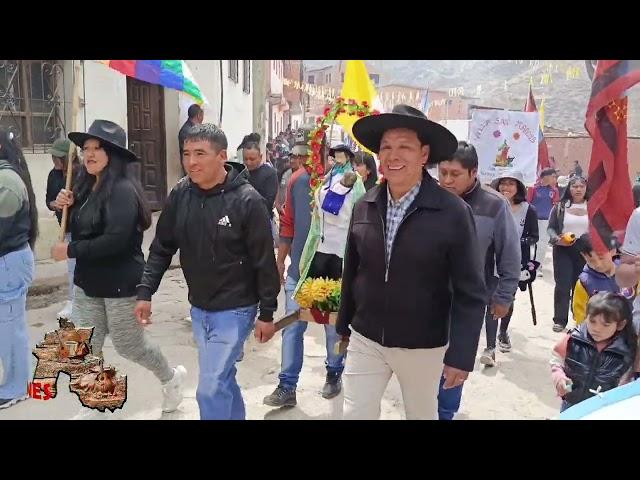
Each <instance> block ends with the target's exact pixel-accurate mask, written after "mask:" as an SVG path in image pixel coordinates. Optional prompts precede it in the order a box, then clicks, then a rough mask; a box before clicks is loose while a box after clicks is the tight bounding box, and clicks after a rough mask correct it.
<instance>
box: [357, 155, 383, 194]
mask: <svg viewBox="0 0 640 480" xmlns="http://www.w3.org/2000/svg"><path fill="white" fill-rule="evenodd" d="M353 163H354V164H355V165H360V164H361V163H364V165H365V167H367V170H369V176H368V177H367V180H366V181H365V182H364V188H365V190H366V191H369V190H371V189H372V188H373V187H375V186H376V183H377V182H378V166H377V165H376V161H375V160H374V159H373V155H370V154H368V153H366V152H362V151H358V152H356V154H355V156H354V157H353Z"/></svg>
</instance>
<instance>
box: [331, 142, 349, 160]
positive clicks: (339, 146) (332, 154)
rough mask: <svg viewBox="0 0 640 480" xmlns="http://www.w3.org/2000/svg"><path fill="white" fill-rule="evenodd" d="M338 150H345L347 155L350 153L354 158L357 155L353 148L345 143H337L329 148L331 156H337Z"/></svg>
mask: <svg viewBox="0 0 640 480" xmlns="http://www.w3.org/2000/svg"><path fill="white" fill-rule="evenodd" d="M336 152H344V153H346V154H347V155H349V157H351V158H353V157H355V156H356V154H355V153H353V150H351V149H350V148H349V147H347V146H346V145H344V144H342V143H341V144H340V145H336V146H335V147H331V148H330V149H329V156H330V157H335V156H336Z"/></svg>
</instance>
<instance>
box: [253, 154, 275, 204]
mask: <svg viewBox="0 0 640 480" xmlns="http://www.w3.org/2000/svg"><path fill="white" fill-rule="evenodd" d="M249 183H250V184H251V186H252V187H253V188H255V189H256V191H257V192H258V193H259V194H260V195H262V198H263V199H264V204H265V205H266V207H267V211H268V212H269V217H273V205H274V203H275V201H276V196H277V195H278V173H277V172H276V170H275V168H273V167H272V166H271V165H269V164H267V163H263V164H262V165H260V166H259V167H258V168H256V169H255V170H253V171H252V172H249Z"/></svg>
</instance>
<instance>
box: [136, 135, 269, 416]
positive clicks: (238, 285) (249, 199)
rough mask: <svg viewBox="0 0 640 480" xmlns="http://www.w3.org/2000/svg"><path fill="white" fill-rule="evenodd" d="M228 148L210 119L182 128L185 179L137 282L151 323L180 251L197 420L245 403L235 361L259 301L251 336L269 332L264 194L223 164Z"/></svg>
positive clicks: (236, 167) (239, 168) (237, 410)
mask: <svg viewBox="0 0 640 480" xmlns="http://www.w3.org/2000/svg"><path fill="white" fill-rule="evenodd" d="M226 149H227V138H226V136H225V134H224V132H223V131H222V130H220V129H219V128H218V127H216V126H214V125H212V124H201V125H196V126H195V127H193V128H192V129H191V130H190V131H189V132H188V133H187V135H186V138H185V143H184V160H183V164H184V166H185V168H186V170H187V174H188V178H187V177H185V178H183V179H182V180H181V181H180V182H178V184H177V185H176V186H175V187H174V188H173V190H172V191H171V194H170V195H169V198H168V199H167V202H166V204H165V207H164V209H163V211H162V214H161V215H160V218H159V220H158V225H157V227H156V237H155V238H154V240H153V243H152V245H151V249H150V251H149V258H148V260H147V265H146V267H145V269H144V273H143V275H142V280H141V282H140V285H139V286H138V300H139V301H138V304H137V305H136V317H137V318H138V321H139V322H140V323H141V324H143V325H146V324H148V323H150V321H149V317H150V315H151V296H152V295H153V294H154V293H155V292H156V290H157V289H158V286H159V285H160V280H161V279H162V276H163V274H164V272H165V271H166V270H167V268H168V267H169V264H170V263H171V258H172V257H173V255H174V254H175V253H176V251H177V250H180V264H181V265H182V271H183V273H184V277H185V279H186V281H187V285H188V286H189V302H190V303H191V305H192V308H191V319H192V325H193V331H194V337H195V339H196V342H197V344H198V350H199V364H200V379H199V382H198V390H197V392H196V398H197V400H198V405H199V407H200V418H202V419H231V420H240V419H244V418H245V408H244V402H243V400H242V395H241V393H240V388H239V386H238V384H237V382H236V379H235V373H236V369H235V362H236V360H237V359H238V356H239V355H240V353H241V351H242V346H243V344H244V341H245V340H246V338H247V337H248V335H249V333H250V332H251V329H252V327H253V325H254V321H255V318H256V314H257V313H258V304H259V315H258V320H257V322H255V323H256V328H255V336H256V338H257V339H258V341H260V342H266V341H268V340H269V339H270V338H271V337H272V336H273V334H274V326H273V313H274V311H275V310H276V308H277V297H278V293H279V291H280V277H279V275H278V269H277V267H276V261H275V256H274V253H273V238H272V237H271V228H270V225H269V214H268V213H267V209H266V207H265V204H264V201H263V199H262V196H261V195H260V194H259V193H258V192H256V191H255V190H254V188H253V187H252V186H251V185H250V184H249V181H248V174H247V171H246V168H245V167H244V166H243V165H240V164H235V163H227V162H226V160H227V151H226Z"/></svg>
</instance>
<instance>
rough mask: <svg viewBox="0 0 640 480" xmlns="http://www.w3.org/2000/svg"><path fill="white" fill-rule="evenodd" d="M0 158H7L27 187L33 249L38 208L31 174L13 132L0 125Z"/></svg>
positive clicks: (36, 229)
mask: <svg viewBox="0 0 640 480" xmlns="http://www.w3.org/2000/svg"><path fill="white" fill-rule="evenodd" d="M0 146H1V148H0V160H7V161H8V162H9V163H10V164H11V166H12V167H13V168H15V170H16V172H18V175H19V176H20V178H21V179H22V181H23V182H24V185H25V187H26V188H27V198H28V199H29V220H30V221H31V229H30V230H29V245H30V246H31V248H32V249H33V246H34V245H35V243H36V238H38V209H37V207H36V195H35V193H33V185H32V183H31V174H30V173H29V166H28V165H27V161H26V160H25V158H24V155H23V153H22V148H20V145H19V144H18V142H17V141H16V139H15V138H13V133H12V132H10V131H7V130H6V129H4V128H2V127H0Z"/></svg>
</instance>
